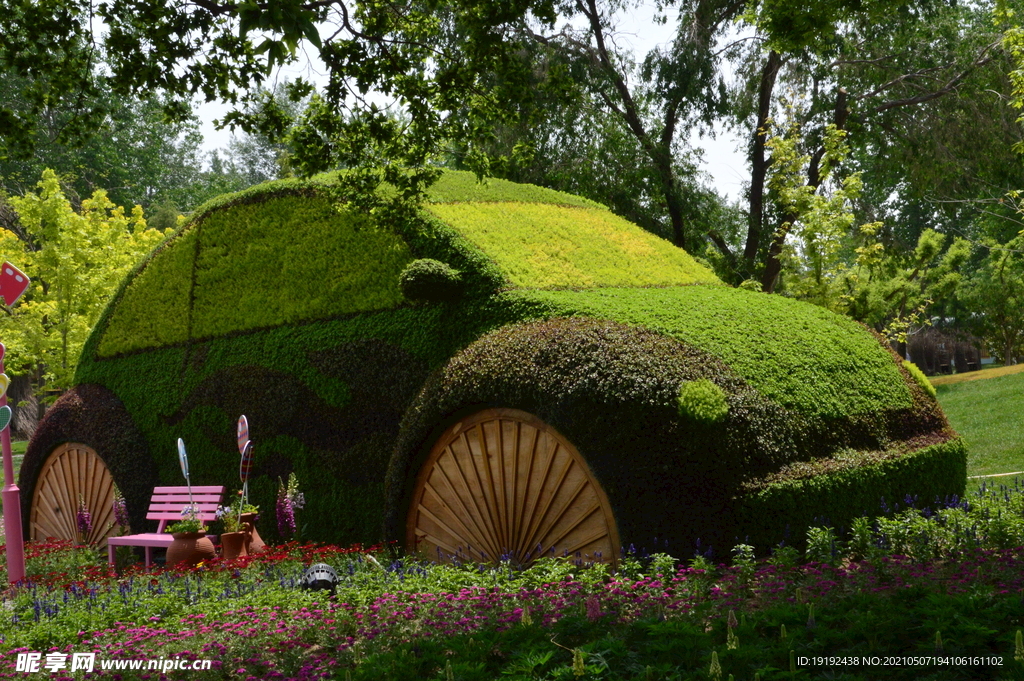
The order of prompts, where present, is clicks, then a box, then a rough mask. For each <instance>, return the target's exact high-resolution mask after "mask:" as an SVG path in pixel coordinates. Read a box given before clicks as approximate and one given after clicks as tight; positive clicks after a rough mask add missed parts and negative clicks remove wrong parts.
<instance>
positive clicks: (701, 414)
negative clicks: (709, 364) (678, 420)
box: [678, 378, 729, 424]
mask: <svg viewBox="0 0 1024 681" xmlns="http://www.w3.org/2000/svg"><path fill="white" fill-rule="evenodd" d="M678 402H679V415H680V416H683V417H684V418H688V419H692V420H694V421H697V422H698V423H709V424H710V423H718V422H719V421H721V420H722V419H724V418H725V417H726V415H727V414H728V413H729V403H728V402H727V401H726V399H725V391H724V390H722V389H721V388H719V387H718V386H717V385H715V384H714V383H712V382H711V381H709V380H708V379H706V378H701V379H698V380H696V381H683V382H682V383H681V384H680V386H679V400H678Z"/></svg>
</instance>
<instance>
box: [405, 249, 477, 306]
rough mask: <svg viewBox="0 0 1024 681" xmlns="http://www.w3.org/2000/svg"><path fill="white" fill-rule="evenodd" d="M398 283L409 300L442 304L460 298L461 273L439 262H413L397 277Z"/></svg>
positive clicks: (428, 260) (423, 260) (423, 259)
mask: <svg viewBox="0 0 1024 681" xmlns="http://www.w3.org/2000/svg"><path fill="white" fill-rule="evenodd" d="M398 283H399V285H400V286H401V288H402V295H404V296H405V297H406V298H408V299H409V300H426V301H430V302H443V301H449V300H457V299H458V298H459V297H461V296H462V273H461V272H459V271H458V270H456V269H453V268H452V267H449V266H448V265H446V264H445V263H443V262H441V261H440V260H431V259H430V258H421V259H419V260H413V261H412V262H411V263H409V264H408V265H406V267H405V269H404V270H402V273H401V274H400V275H399V276H398Z"/></svg>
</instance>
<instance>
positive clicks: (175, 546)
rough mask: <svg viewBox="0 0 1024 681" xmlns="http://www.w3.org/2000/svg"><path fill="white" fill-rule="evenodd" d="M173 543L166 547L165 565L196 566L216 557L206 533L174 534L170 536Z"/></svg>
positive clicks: (215, 551)
mask: <svg viewBox="0 0 1024 681" xmlns="http://www.w3.org/2000/svg"><path fill="white" fill-rule="evenodd" d="M171 536H172V537H174V541H173V542H171V545H170V546H168V547H167V560H166V565H168V566H171V565H177V564H178V563H185V564H186V565H198V564H199V563H200V562H202V561H204V560H209V559H210V558H213V557H214V556H216V555H217V550H216V549H215V548H214V547H213V542H212V541H210V538H209V537H207V536H206V532H175V533H174V534H172V535H171Z"/></svg>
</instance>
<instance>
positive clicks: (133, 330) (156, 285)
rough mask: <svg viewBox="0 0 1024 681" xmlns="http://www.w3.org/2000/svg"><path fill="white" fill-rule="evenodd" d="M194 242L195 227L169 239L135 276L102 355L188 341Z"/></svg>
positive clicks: (112, 318) (115, 312) (113, 318)
mask: <svg viewBox="0 0 1024 681" xmlns="http://www.w3.org/2000/svg"><path fill="white" fill-rule="evenodd" d="M195 242H196V233H195V232H194V231H191V232H186V233H185V234H182V235H180V236H179V237H178V238H176V239H173V240H172V241H169V242H167V243H165V244H164V245H163V246H162V247H161V248H160V249H159V250H158V251H157V253H156V255H155V256H154V257H152V258H151V259H150V260H149V262H148V263H147V264H146V266H145V267H143V268H142V271H141V272H139V273H138V274H137V275H136V277H135V279H133V280H132V283H131V285H130V286H128V287H127V288H126V289H125V290H124V295H123V297H122V298H121V300H120V302H119V304H118V305H117V307H115V308H114V309H113V312H112V314H111V316H110V320H109V322H108V325H107V331H106V333H105V334H103V337H102V339H101V340H100V344H99V355H100V356H101V357H109V356H110V355H114V354H117V353H119V352H129V351H132V350H139V349H142V348H151V347H160V346H164V345H173V344H174V343H181V342H183V341H185V340H187V339H188V315H189V309H188V299H189V289H190V288H191V284H192V264H193V260H194V259H195Z"/></svg>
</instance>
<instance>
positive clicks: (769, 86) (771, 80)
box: [743, 50, 782, 273]
mask: <svg viewBox="0 0 1024 681" xmlns="http://www.w3.org/2000/svg"><path fill="white" fill-rule="evenodd" d="M781 66H782V55H780V54H779V53H778V52H776V51H775V50H772V51H771V52H769V53H768V61H767V62H765V65H764V70H762V71H761V86H760V87H759V88H758V95H757V127H756V128H755V129H754V139H753V140H752V144H751V149H750V217H749V222H748V224H747V244H746V246H745V248H744V249H743V260H744V261H745V263H746V267H747V272H748V273H749V272H753V271H754V261H755V260H756V259H757V251H758V250H759V249H760V248H761V230H762V229H763V227H764V181H765V177H766V176H767V173H768V160H767V159H766V158H765V141H766V140H767V137H768V130H767V125H768V117H769V116H770V115H771V110H772V109H771V107H772V93H773V92H774V91H775V79H776V77H777V76H778V75H779V68H780V67H781Z"/></svg>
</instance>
